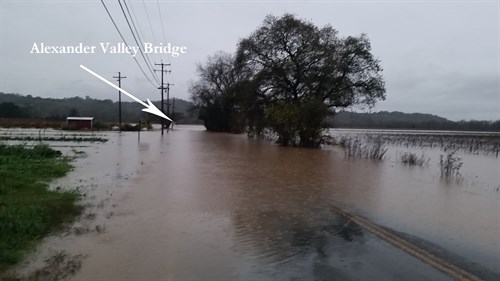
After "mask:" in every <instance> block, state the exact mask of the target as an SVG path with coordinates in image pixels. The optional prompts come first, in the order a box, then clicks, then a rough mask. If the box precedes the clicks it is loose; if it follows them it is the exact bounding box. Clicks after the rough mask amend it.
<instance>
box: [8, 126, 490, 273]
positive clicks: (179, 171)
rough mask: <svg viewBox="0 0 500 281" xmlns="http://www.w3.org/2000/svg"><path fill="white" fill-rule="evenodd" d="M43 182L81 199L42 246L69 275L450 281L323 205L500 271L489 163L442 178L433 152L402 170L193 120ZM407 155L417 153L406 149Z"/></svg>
mask: <svg viewBox="0 0 500 281" xmlns="http://www.w3.org/2000/svg"><path fill="white" fill-rule="evenodd" d="M106 137H109V138H110V141H108V142H107V143H104V144H90V145H89V146H88V147H81V148H78V149H81V150H83V151H85V152H86V157H82V158H79V159H77V160H76V162H75V164H74V165H75V170H74V171H73V172H71V173H70V174H69V175H68V176H67V177H65V178H62V179H60V180H58V181H56V182H55V183H54V186H72V187H75V186H78V187H80V188H81V190H83V191H85V192H86V193H87V197H86V199H85V200H84V203H85V204H87V211H86V214H85V215H84V216H83V217H82V219H81V220H79V221H78V222H76V223H75V225H74V226H73V228H72V230H71V231H69V233H66V234H64V235H55V236H53V237H49V238H47V239H45V240H44V242H43V243H42V245H41V246H40V247H39V249H38V251H37V252H36V253H35V254H34V255H33V257H31V259H29V260H28V261H27V262H26V263H24V264H23V265H21V267H20V268H19V269H18V270H19V272H21V273H22V272H28V271H29V270H31V269H32V268H33V267H36V266H40V264H41V261H43V260H44V259H45V258H46V257H47V256H48V255H50V253H54V252H58V251H65V252H67V253H69V254H71V255H80V256H82V257H84V258H83V259H82V262H81V265H80V266H79V267H78V270H77V271H76V272H75V274H74V275H73V276H71V278H70V279H72V280H240V279H241V280H332V279H338V280H449V277H447V276H446V275H444V274H442V273H441V272H439V271H437V270H436V269H434V268H433V267H431V266H430V265H428V264H426V263H424V262H422V261H420V260H418V259H416V258H414V257H412V256H410V255H408V254H406V253H405V252H403V251H401V250H400V249H398V248H396V247H395V246H393V245H391V244H389V243H388V242H385V241H383V240H381V239H379V238H377V237H376V236H374V235H373V234H371V233H370V232H369V231H367V230H365V229H363V228H362V227H360V226H358V225H356V224H354V223H352V222H350V221H349V220H347V219H345V218H343V217H341V216H339V215H338V214H336V213H335V212H334V211H333V210H332V206H338V207H341V208H343V209H344V210H347V211H349V212H350V213H353V214H356V215H359V216H362V217H364V218H366V219H368V220H370V221H372V222H374V223H376V224H379V225H381V226H383V227H386V228H388V229H391V230H392V231H394V232H397V233H400V235H401V236H402V237H405V238H406V239H408V240H410V241H412V242H414V243H415V244H417V245H419V246H421V247H424V248H425V249H426V250H428V251H430V252H432V253H437V254H439V255H440V256H441V257H442V258H444V259H446V260H447V261H448V262H450V263H453V264H455V265H457V266H459V267H462V268H464V269H466V270H468V271H470V272H472V273H474V274H476V275H478V276H480V277H483V278H485V279H492V280H493V279H497V278H498V276H500V268H499V265H500V221H499V220H500V192H499V191H498V188H497V187H498V186H499V184H500V180H499V174H500V173H499V171H500V166H499V160H498V158H496V157H488V156H480V155H467V154H464V155H461V157H463V161H464V165H463V168H462V170H461V173H462V177H461V178H460V179H443V178H441V177H440V172H439V169H438V166H437V161H438V159H439V158H438V157H439V151H437V150H432V149H427V150H425V153H426V155H429V157H430V158H431V160H430V161H429V164H428V165H426V166H424V167H408V166H405V165H402V164H400V163H398V161H396V155H397V154H398V153H400V152H404V151H412V150H411V149H409V148H407V147H396V146H393V147H391V148H390V150H389V153H388V156H389V157H388V158H387V159H386V160H382V161H376V160H366V159H346V158H345V156H344V153H343V152H342V150H341V149H340V148H338V147H330V148H325V149H321V150H314V149H301V148H289V147H280V146H277V145H275V144H273V143H270V142H260V141H253V140H248V139H247V138H246V136H244V135H229V134H217V133H209V132H205V131H203V130H202V128H201V127H197V126H180V127H177V128H176V129H175V130H174V131H170V132H168V133H165V135H164V136H161V135H160V133H159V131H152V132H142V133H141V135H140V140H139V138H138V134H137V133H108V134H106ZM417 151H420V150H417Z"/></svg>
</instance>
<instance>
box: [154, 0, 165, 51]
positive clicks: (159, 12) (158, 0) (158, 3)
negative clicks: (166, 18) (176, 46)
mask: <svg viewBox="0 0 500 281" xmlns="http://www.w3.org/2000/svg"><path fill="white" fill-rule="evenodd" d="M156 4H157V5H158V14H159V15H160V21H161V31H162V35H163V43H167V39H166V36H165V28H163V17H162V16H161V8H160V0H156Z"/></svg>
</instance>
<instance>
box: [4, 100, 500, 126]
mask: <svg viewBox="0 0 500 281" xmlns="http://www.w3.org/2000/svg"><path fill="white" fill-rule="evenodd" d="M171 102H172V101H171ZM154 104H155V105H156V106H157V107H158V108H160V102H159V101H155V102H154ZM165 107H166V105H165ZM192 107H193V103H192V102H190V101H186V100H182V99H175V108H174V110H173V111H174V113H175V114H170V115H171V116H170V117H172V118H174V120H176V122H178V123H181V124H182V123H184V124H186V123H189V124H193V123H198V124H201V123H200V120H197V119H198V118H197V117H198V116H195V115H194V114H193V111H192V110H191V108H192ZM141 109H142V106H141V105H140V104H138V103H136V102H128V101H125V102H122V118H123V122H132V123H135V122H137V121H138V120H139V118H141V119H146V120H155V118H156V117H154V116H151V115H150V114H147V113H143V112H142V111H141ZM165 111H166V110H165ZM171 111H172V110H171ZM67 116H92V117H95V120H96V121H97V122H116V121H117V120H118V102H113V101H112V100H109V99H108V100H98V99H92V98H89V97H85V98H81V97H72V98H62V99H54V98H41V97H33V96H30V95H28V96H23V95H19V94H6V93H1V92H0V118H37V119H50V120H65V119H66V117H67ZM327 125H328V126H329V127H334V128H373V129H417V130H424V129H425V130H468V131H500V121H496V122H491V121H475V120H471V121H458V122H455V121H451V120H448V119H446V118H443V117H440V116H437V115H431V114H423V113H403V112H397V111H394V112H387V111H381V112H374V113H356V112H348V111H340V112H338V113H336V114H335V115H334V116H332V117H330V118H329V120H328V122H327Z"/></svg>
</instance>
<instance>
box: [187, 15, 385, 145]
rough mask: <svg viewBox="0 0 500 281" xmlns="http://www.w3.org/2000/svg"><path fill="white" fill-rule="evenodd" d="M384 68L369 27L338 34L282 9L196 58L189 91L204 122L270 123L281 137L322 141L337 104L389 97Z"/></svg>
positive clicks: (291, 141)
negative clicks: (232, 47) (231, 43)
mask: <svg viewBox="0 0 500 281" xmlns="http://www.w3.org/2000/svg"><path fill="white" fill-rule="evenodd" d="M381 72H382V68H381V67H380V65H379V61H378V60H377V59H376V58H375V57H374V56H373V55H372V53H371V46H370V42H369V40H368V38H367V37H366V35H360V36H348V37H340V36H339V35H338V32H337V31H336V30H335V29H333V28H332V27H331V26H325V27H322V28H318V27H316V26H315V25H314V24H312V23H311V22H309V21H305V20H300V19H297V18H296V17H295V16H293V15H290V14H285V15H283V16H282V17H280V18H278V17H274V16H267V17H266V18H265V20H264V22H263V24H262V26H261V27H259V28H258V29H257V30H256V31H254V32H253V33H252V34H251V35H250V36H249V37H247V38H245V39H243V40H241V41H240V42H239V45H238V48H237V50H236V53H235V54H227V53H222V52H219V53H216V54H215V55H213V56H211V57H209V58H208V60H207V62H206V63H204V64H201V65H199V66H198V75H199V79H198V80H197V81H196V82H194V83H193V84H192V85H191V88H190V92H191V95H192V99H193V101H194V104H195V105H196V107H197V109H198V111H199V116H200V119H202V120H203V121H204V124H205V126H206V128H207V130H210V131H219V132H236V133H239V132H243V131H245V130H246V131H247V132H248V133H249V135H251V136H256V137H265V135H266V132H269V130H271V131H272V132H273V133H275V134H277V135H278V143H280V144H282V145H297V146H304V147H318V146H319V144H320V142H321V137H322V136H321V134H322V129H323V128H324V127H325V125H326V123H325V122H326V121H327V117H328V116H329V115H331V114H332V113H333V112H335V111H336V110H338V109H341V108H345V107H349V106H352V105H355V104H357V105H364V106H368V107H371V106H373V105H374V103H375V102H376V101H377V100H381V99H384V98H385V87H384V80H383V78H382V75H381Z"/></svg>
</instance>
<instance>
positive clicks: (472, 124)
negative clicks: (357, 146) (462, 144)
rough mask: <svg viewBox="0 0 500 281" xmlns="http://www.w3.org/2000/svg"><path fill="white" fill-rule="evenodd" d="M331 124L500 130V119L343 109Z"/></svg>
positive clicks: (385, 127)
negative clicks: (483, 119)
mask: <svg viewBox="0 0 500 281" xmlns="http://www.w3.org/2000/svg"><path fill="white" fill-rule="evenodd" d="M329 125H330V126H331V127H335V128H367V129H416V130H465V131H500V121H496V122H491V121H476V120H471V121H458V122H455V121H451V120H448V119H446V118H443V117H440V116H437V115H432V114H423V113H403V112H398V111H393V112H387V111H381V112H374V113H356V112H347V111H341V112H338V113H337V114H335V115H334V116H333V117H332V118H330V119H329Z"/></svg>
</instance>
